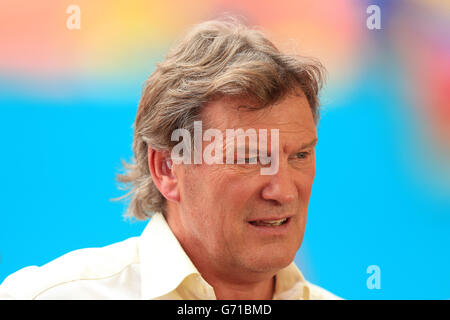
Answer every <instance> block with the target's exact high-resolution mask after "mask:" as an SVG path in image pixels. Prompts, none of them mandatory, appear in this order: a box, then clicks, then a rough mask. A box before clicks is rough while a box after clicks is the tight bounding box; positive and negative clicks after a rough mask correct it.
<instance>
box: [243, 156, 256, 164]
mask: <svg viewBox="0 0 450 320" xmlns="http://www.w3.org/2000/svg"><path fill="white" fill-rule="evenodd" d="M244 161H245V164H254V163H257V162H258V157H252V158H245V159H244Z"/></svg>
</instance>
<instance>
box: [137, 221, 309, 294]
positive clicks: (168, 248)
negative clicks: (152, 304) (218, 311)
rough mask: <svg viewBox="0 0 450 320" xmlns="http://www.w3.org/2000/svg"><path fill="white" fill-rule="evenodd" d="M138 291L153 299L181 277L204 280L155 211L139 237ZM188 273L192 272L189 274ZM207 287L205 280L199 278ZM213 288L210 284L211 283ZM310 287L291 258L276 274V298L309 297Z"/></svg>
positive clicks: (170, 289) (172, 286) (171, 286)
mask: <svg viewBox="0 0 450 320" xmlns="http://www.w3.org/2000/svg"><path fill="white" fill-rule="evenodd" d="M139 259H140V265H141V294H142V298H143V299H155V298H158V297H161V296H163V295H165V294H167V293H169V292H171V291H173V290H175V289H176V288H177V287H178V286H179V285H180V284H181V283H182V282H183V281H185V279H186V281H191V280H192V279H199V280H200V281H202V280H203V278H202V277H201V274H200V272H199V271H198V270H197V268H196V267H195V266H194V264H193V263H192V261H191V259H190V258H189V257H188V255H187V254H186V252H185V251H184V249H183V248H182V247H181V245H180V243H179V242H178V239H177V238H176V237H175V235H174V234H173V232H172V230H171V229H170V227H169V225H168V224H167V222H166V219H165V218H164V215H163V214H162V213H155V214H154V215H153V216H152V218H151V219H150V221H149V222H148V224H147V226H146V227H145V229H144V232H143V233H142V235H141V237H140V239H139ZM190 275H195V276H193V277H189V276H190ZM202 282H203V283H204V284H205V285H206V286H207V287H210V286H209V285H207V283H206V281H204V280H203V281H202ZM209 289H211V290H210V291H212V287H210V288H209ZM309 298H310V289H309V287H308V285H307V282H306V281H305V279H304V277H303V275H302V273H301V272H300V270H299V269H298V268H297V266H296V265H295V263H294V262H292V263H291V264H290V265H289V266H287V267H285V268H283V269H281V270H280V271H279V272H278V273H277V275H276V282H275V291H274V297H273V299H275V300H284V299H289V300H291V299H293V300H296V299H305V300H307V299H309Z"/></svg>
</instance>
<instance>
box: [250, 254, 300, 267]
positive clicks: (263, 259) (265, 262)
mask: <svg viewBox="0 0 450 320" xmlns="http://www.w3.org/2000/svg"><path fill="white" fill-rule="evenodd" d="M296 253H297V251H296V250H279V249H275V250H264V252H260V254H259V255H258V256H254V257H253V259H252V261H251V262H250V264H251V265H252V269H253V270H255V271H257V272H277V271H278V270H280V269H283V268H285V267H287V266H288V265H290V264H291V263H292V261H294V258H295V254H296Z"/></svg>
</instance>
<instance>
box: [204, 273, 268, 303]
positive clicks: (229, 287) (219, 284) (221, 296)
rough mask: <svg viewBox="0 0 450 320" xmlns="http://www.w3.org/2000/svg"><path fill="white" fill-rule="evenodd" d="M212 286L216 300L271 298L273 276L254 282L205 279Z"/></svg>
mask: <svg viewBox="0 0 450 320" xmlns="http://www.w3.org/2000/svg"><path fill="white" fill-rule="evenodd" d="M205 280H206V281H208V283H209V284H210V285H211V286H212V287H213V288H214V292H215V294H216V298H217V300H271V299H272V298H273V292H274V289H275V277H272V278H270V279H268V280H265V281H260V282H255V283H245V284H243V283H239V284H238V283H226V282H223V281H221V280H220V279H215V280H211V279H205Z"/></svg>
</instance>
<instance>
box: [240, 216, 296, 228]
mask: <svg viewBox="0 0 450 320" xmlns="http://www.w3.org/2000/svg"><path fill="white" fill-rule="evenodd" d="M288 220H289V217H285V218H278V219H258V220H251V221H249V223H250V224H252V225H254V226H257V227H278V226H281V225H283V224H285V223H286V222H287V221H288Z"/></svg>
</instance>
